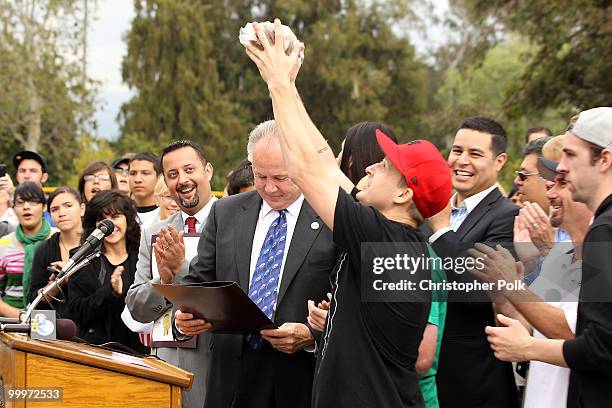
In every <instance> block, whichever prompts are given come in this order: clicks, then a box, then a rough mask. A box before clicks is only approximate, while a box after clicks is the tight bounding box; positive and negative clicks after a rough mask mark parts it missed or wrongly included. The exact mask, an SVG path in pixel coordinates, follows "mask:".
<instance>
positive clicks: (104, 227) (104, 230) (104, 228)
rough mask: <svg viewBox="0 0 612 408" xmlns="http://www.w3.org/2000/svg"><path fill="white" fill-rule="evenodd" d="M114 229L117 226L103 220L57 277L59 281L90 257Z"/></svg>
mask: <svg viewBox="0 0 612 408" xmlns="http://www.w3.org/2000/svg"><path fill="white" fill-rule="evenodd" d="M114 229H115V224H113V222H112V221H111V220H102V221H101V222H100V224H98V227H97V228H96V229H95V230H93V232H92V233H91V234H89V236H88V237H87V239H86V240H85V242H84V243H83V245H81V247H80V248H79V249H78V250H77V251H76V252H75V253H74V255H72V256H71V257H70V259H69V260H68V261H67V262H66V264H65V265H64V267H63V268H62V271H61V272H60V273H59V275H58V276H57V279H59V278H61V277H62V276H64V275H65V274H66V273H67V272H68V271H70V269H71V268H72V267H73V266H74V265H75V264H77V263H79V262H81V261H82V260H83V258H85V257H86V256H87V255H89V254H90V253H91V251H93V250H94V249H95V248H96V247H97V246H98V244H99V243H100V241H101V240H102V239H103V238H104V237H108V236H109V235H110V234H112V233H113V231H114Z"/></svg>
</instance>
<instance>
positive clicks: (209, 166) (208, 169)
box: [204, 162, 214, 182]
mask: <svg viewBox="0 0 612 408" xmlns="http://www.w3.org/2000/svg"><path fill="white" fill-rule="evenodd" d="M204 171H205V172H206V176H207V177H208V181H209V182H210V180H211V179H212V176H213V171H214V169H213V165H212V164H210V162H208V163H206V168H205V169H204Z"/></svg>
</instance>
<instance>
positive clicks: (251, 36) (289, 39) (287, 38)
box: [238, 21, 304, 64]
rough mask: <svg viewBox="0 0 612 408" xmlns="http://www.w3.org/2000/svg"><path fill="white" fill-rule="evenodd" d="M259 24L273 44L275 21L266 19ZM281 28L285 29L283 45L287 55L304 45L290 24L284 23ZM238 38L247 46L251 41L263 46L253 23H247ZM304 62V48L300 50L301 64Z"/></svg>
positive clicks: (253, 43) (260, 46)
mask: <svg viewBox="0 0 612 408" xmlns="http://www.w3.org/2000/svg"><path fill="white" fill-rule="evenodd" d="M259 25H260V26H261V27H262V28H263V30H264V33H266V36H267V37H268V42H269V43H270V44H272V45H273V44H274V23H271V22H269V21H265V22H263V23H259ZM281 28H282V30H283V38H284V41H283V45H284V48H285V53H286V54H287V55H289V54H290V53H291V51H292V50H293V49H294V48H295V47H297V46H300V45H302V46H303V45H304V44H303V43H302V42H301V41H299V40H298V39H297V37H296V36H295V34H293V31H291V29H290V28H289V27H288V26H286V25H284V24H283V25H282V26H281ZM238 39H239V40H240V44H242V45H244V46H245V47H246V46H247V45H248V44H249V43H250V44H252V45H255V46H257V47H259V48H263V47H262V45H261V42H260V41H259V39H258V38H257V34H256V33H255V27H253V23H247V25H245V26H244V27H242V28H241V29H240V33H239V34H238ZM303 62H304V51H303V50H302V51H301V52H300V64H302V63H303Z"/></svg>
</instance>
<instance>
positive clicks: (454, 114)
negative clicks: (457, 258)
mask: <svg viewBox="0 0 612 408" xmlns="http://www.w3.org/2000/svg"><path fill="white" fill-rule="evenodd" d="M535 52H537V49H536V48H535V47H533V46H531V45H530V44H529V43H528V42H527V41H526V40H524V39H520V38H518V37H516V36H515V37H509V39H508V40H507V41H505V42H502V43H500V44H498V45H497V46H495V47H493V48H491V49H490V50H489V51H488V52H486V53H485V55H484V59H483V60H482V62H481V63H476V64H472V65H469V66H467V67H465V68H464V69H459V68H455V69H448V70H446V71H445V73H444V82H443V84H442V86H441V87H440V88H439V89H438V91H437V95H436V99H437V104H438V106H439V110H438V111H436V112H434V113H433V114H432V119H433V120H432V121H431V122H430V132H431V134H432V137H433V138H435V139H438V140H445V141H446V144H447V146H448V144H449V143H451V141H452V138H453V137H454V134H455V130H456V128H457V126H458V125H459V123H460V122H461V120H462V119H463V118H465V117H468V116H489V117H492V118H494V119H496V120H497V121H499V122H500V123H502V125H503V126H504V128H505V129H506V131H507V132H508V156H509V161H508V163H507V164H506V166H505V167H504V170H503V172H502V178H501V182H502V185H503V186H504V187H505V188H506V189H509V188H510V187H511V185H512V180H513V179H514V171H515V170H517V169H518V167H519V165H520V162H521V161H522V147H523V145H524V134H525V131H526V130H527V129H528V128H530V127H533V126H536V125H537V126H547V127H549V128H550V129H552V130H553V132H557V134H559V133H562V131H563V130H564V128H565V126H566V124H567V121H568V119H569V116H570V111H569V110H568V109H563V108H555V109H553V108H550V109H545V110H543V111H542V112H540V113H538V112H533V111H532V112H531V113H529V114H523V115H516V114H515V112H512V111H508V110H506V109H505V102H506V100H507V98H508V95H509V94H510V93H511V92H513V90H514V89H515V88H514V87H515V86H516V82H517V81H519V80H520V78H522V76H523V75H524V72H525V70H526V69H527V66H526V65H525V63H524V61H525V60H527V59H529V58H531V56H532V55H533V54H534V53H535Z"/></svg>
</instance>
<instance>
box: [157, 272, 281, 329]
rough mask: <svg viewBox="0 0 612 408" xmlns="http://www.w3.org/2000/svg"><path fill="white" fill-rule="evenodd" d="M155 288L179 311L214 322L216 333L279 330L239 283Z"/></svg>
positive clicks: (208, 283)
mask: <svg viewBox="0 0 612 408" xmlns="http://www.w3.org/2000/svg"><path fill="white" fill-rule="evenodd" d="M153 287H154V288H155V289H156V290H157V291H158V292H160V293H161V294H162V295H164V297H165V298H166V299H168V300H169V301H170V302H172V304H173V305H174V307H175V308H177V309H180V310H181V311H184V312H188V313H192V314H193V315H194V316H195V317H196V318H201V319H206V320H207V321H210V322H211V323H212V326H213V327H212V330H211V332H213V333H228V334H242V333H259V331H260V330H263V329H276V328H278V326H276V325H275V324H274V323H273V322H272V321H271V320H270V319H268V316H266V315H265V314H264V313H263V312H262V311H261V309H259V307H257V305H256V304H255V303H253V301H252V300H251V299H250V298H249V297H248V296H247V294H246V293H244V292H243V291H242V289H241V288H240V286H238V284H237V283H236V282H223V281H218V282H203V283H195V284H190V285H173V284H169V285H164V284H161V283H154V284H153Z"/></svg>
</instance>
